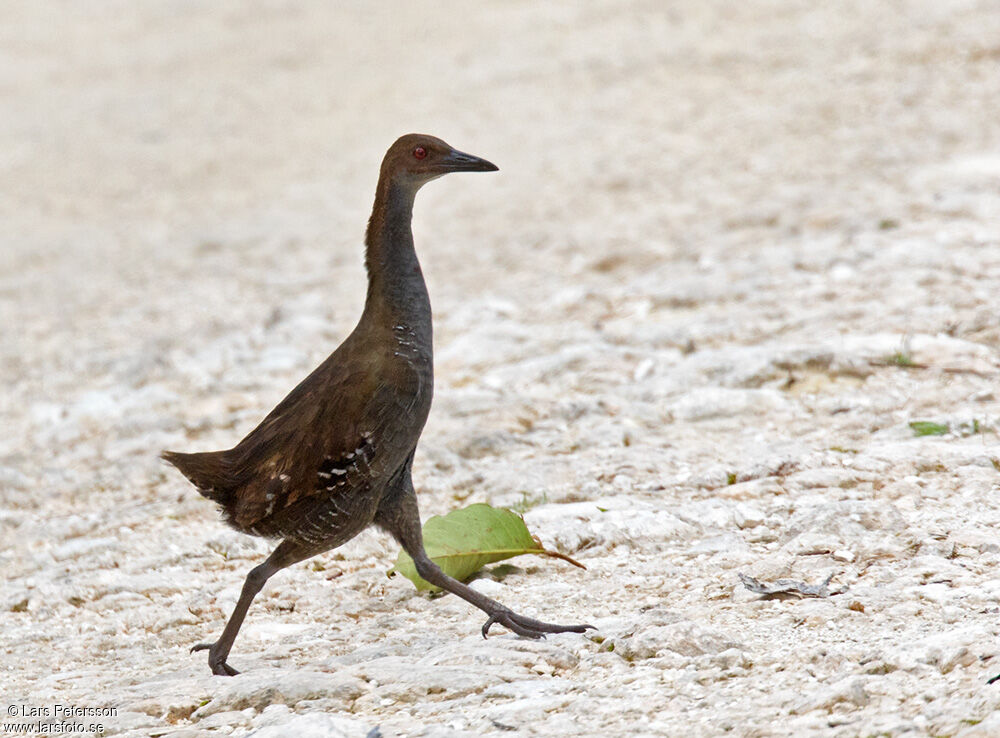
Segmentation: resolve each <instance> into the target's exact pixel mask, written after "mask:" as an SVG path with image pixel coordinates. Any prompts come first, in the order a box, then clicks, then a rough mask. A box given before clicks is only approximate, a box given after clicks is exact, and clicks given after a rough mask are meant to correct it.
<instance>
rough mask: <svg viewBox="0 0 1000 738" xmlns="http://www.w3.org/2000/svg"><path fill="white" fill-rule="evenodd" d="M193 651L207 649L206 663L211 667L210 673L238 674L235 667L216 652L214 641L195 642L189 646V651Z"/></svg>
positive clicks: (220, 674) (219, 674) (221, 674)
mask: <svg viewBox="0 0 1000 738" xmlns="http://www.w3.org/2000/svg"><path fill="white" fill-rule="evenodd" d="M195 651H208V665H209V667H211V669H212V673H213V674H215V675H216V676H236V675H237V674H239V672H238V671H236V669H234V668H233V667H231V666H230V665H229V664H227V663H226V659H225V657H223V656H222V655H221V654H218V655H217V654H216V652H215V644H214V643H196V644H195V645H193V646H191V651H190V653H194V652H195ZM227 655H228V654H227Z"/></svg>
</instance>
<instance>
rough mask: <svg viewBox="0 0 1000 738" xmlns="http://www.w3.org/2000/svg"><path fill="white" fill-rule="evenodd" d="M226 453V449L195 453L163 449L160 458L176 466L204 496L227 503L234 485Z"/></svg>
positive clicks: (223, 503)
mask: <svg viewBox="0 0 1000 738" xmlns="http://www.w3.org/2000/svg"><path fill="white" fill-rule="evenodd" d="M228 454H229V452H228V451H207V452H203V453H196V454H182V453H178V452H177V451H164V452H163V453H161V454H160V458H161V459H163V460H164V461H169V462H170V463H171V464H173V465H174V466H176V467H177V469H178V470H179V471H180V473H181V474H183V475H184V476H185V477H187V478H188V481H190V482H191V484H193V485H194V486H195V487H197V488H198V492H200V493H201V494H202V495H203V496H204V497H207V498H208V499H210V500H212V501H213V502H217V503H219V504H220V505H228V504H229V503H230V502H231V501H232V495H233V488H234V486H235V484H234V480H233V475H232V472H231V464H230V462H229V456H228Z"/></svg>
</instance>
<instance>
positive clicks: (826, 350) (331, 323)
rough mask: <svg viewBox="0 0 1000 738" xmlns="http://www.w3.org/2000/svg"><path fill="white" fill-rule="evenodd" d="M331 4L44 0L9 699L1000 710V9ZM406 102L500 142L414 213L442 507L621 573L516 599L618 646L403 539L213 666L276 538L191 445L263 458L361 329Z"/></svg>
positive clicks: (426, 118)
mask: <svg viewBox="0 0 1000 738" xmlns="http://www.w3.org/2000/svg"><path fill="white" fill-rule="evenodd" d="M334 5H335V4H332V3H330V4H327V3H319V2H315V3H306V2H283V1H279V0H274V1H272V2H267V3H253V4H246V3H237V2H215V3H208V4H196V3H182V2H167V1H164V2H160V3H142V4H136V3H132V2H126V1H125V0H118V1H117V2H112V1H110V0H108V1H104V2H100V3H97V4H95V3H86V4H74V3H55V2H40V3H22V4H18V5H16V6H11V7H9V8H6V9H5V11H4V23H3V24H0V114H2V120H3V124H2V125H0V170H2V172H3V175H2V177H0V222H2V223H3V228H2V229H0V270H2V274H0V314H2V316H3V340H2V341H0V362H2V364H0V366H2V379H3V385H4V390H3V393H2V394H0V397H2V402H3V406H2V411H3V416H2V417H3V433H2V437H0V539H2V541H3V543H2V551H0V563H2V570H3V573H4V585H3V588H2V590H0V654H2V659H3V662H2V668H0V695H2V697H3V700H4V701H5V702H6V703H7V705H8V706H10V705H29V706H37V705H51V704H53V703H55V702H59V703H63V704H76V705H91V706H114V707H116V708H117V709H118V714H117V716H116V717H114V718H110V719H104V720H103V723H104V726H105V730H106V733H107V734H108V735H116V736H149V735H156V736H166V735H169V736H174V737H175V738H181V737H182V736H183V737H184V738H194V737H196V736H212V735H233V736H242V735H255V736H258V737H259V738H264V737H265V736H291V735H295V736H340V735H343V736H364V735H367V734H369V732H370V731H371V729H372V728H375V727H376V726H378V727H379V729H380V731H381V733H382V735H384V736H456V737H457V736H479V735H491V734H496V735H525V736H608V735H623V736H624V735H628V736H636V735H678V734H684V735H691V736H714V735H722V734H727V735H738V736H805V735H823V736H866V735H890V736H896V735H903V734H905V735H908V736H910V735H936V736H942V735H947V736H989V735H998V734H1000V719H998V717H997V712H995V711H996V709H997V707H998V706H1000V685H995V686H992V687H990V686H987V685H986V680H987V679H988V678H989V677H990V676H992V675H994V674H996V673H1000V642H998V630H1000V577H998V571H1000V568H998V567H1000V542H998V539H997V534H996V526H997V524H998V523H1000V504H998V494H1000V491H998V480H1000V472H998V471H997V468H998V465H1000V448H998V435H997V434H998V424H1000V399H998V397H1000V387H998V380H1000V350H998V345H1000V325H998V311H1000V289H998V285H1000V237H998V226H1000V115H998V114H997V111H998V110H1000V45H998V39H1000V6H998V5H997V4H996V3H995V2H990V1H989V0H967V1H964V0H963V1H958V0H956V1H955V2H930V0H912V1H909V2H903V1H899V2H885V3H869V2H842V3H801V2H793V1H791V0H781V1H780V2H772V3H766V4H760V3H723V2H707V3H700V2H699V3H695V2H691V3H680V4H678V3H673V4H665V3H659V2H649V3H643V2H635V3H610V2H594V3H584V4H576V5H575V6H574V5H573V4H552V3H549V4H538V3H510V2H494V3H491V4H489V5H487V6H483V5H481V4H478V5H476V6H475V9H474V10H472V9H471V8H472V6H469V5H467V4H464V3H446V4H444V5H442V4H441V3H435V4H433V5H430V6H426V7H419V6H418V5H416V4H410V3H380V4H378V8H377V9H373V8H371V7H369V6H368V5H367V4H365V5H362V4H358V6H357V7H354V8H347V9H344V8H335V7H334ZM408 131H425V132H429V133H434V134H436V135H440V136H442V137H443V138H445V139H446V140H448V141H449V142H451V143H453V144H454V145H456V146H458V147H460V148H463V149H466V150H469V151H472V152H474V153H477V154H480V155H482V156H485V157H487V158H489V159H491V160H494V161H496V162H497V163H498V164H499V166H500V167H501V172H500V173H499V174H496V175H456V176H454V177H449V178H446V179H445V180H443V181H441V182H435V183H433V184H431V185H430V186H428V187H427V189H426V191H425V192H423V193H422V194H421V196H420V201H419V203H418V208H417V215H416V223H415V229H416V236H417V241H418V249H419V251H420V254H421V256H422V259H423V264H424V269H425V273H426V275H427V278H428V282H429V286H430V290H431V295H432V299H433V301H434V305H435V311H436V313H435V317H436V323H435V327H436V331H437V333H436V347H437V355H438V365H437V367H438V378H437V397H436V404H435V408H434V410H433V413H432V417H431V421H430V423H429V425H428V428H427V430H426V432H425V434H424V438H423V441H422V445H421V450H420V453H419V454H418V460H417V469H416V479H417V484H418V487H419V491H420V496H421V500H422V506H423V507H422V512H423V514H424V516H427V515H430V514H434V513H443V512H446V511H447V510H450V509H452V508H454V507H456V506H459V505H462V504H468V503H471V502H477V501H487V502H491V503H493V504H498V505H513V504H521V505H523V506H525V507H529V508H530V510H529V511H528V513H527V515H526V518H527V520H528V523H529V525H530V526H531V527H532V529H533V530H534V531H535V532H536V533H537V534H538V535H540V536H541V538H542V539H543V540H544V541H545V542H546V543H547V544H549V545H554V546H557V547H559V548H560V549H561V550H563V551H565V552H566V553H568V554H571V555H573V556H574V557H576V558H578V559H580V560H581V561H583V562H585V563H586V564H587V566H588V567H589V568H588V570H587V571H581V570H578V569H575V568H573V567H570V566H567V565H565V564H562V563H560V562H557V561H548V560H530V559H521V560H516V561H515V562H513V563H514V564H515V565H516V567H517V568H516V569H514V570H513V571H509V570H507V571H508V573H507V574H506V576H503V577H502V578H500V577H499V576H498V577H497V580H496V581H495V580H494V579H492V578H485V579H482V580H479V582H478V583H477V584H476V586H477V587H481V588H482V589H483V591H486V592H488V593H489V594H490V595H491V596H495V597H497V598H499V599H501V600H503V601H504V602H506V603H508V604H510V605H511V606H513V607H516V608H517V609H519V610H521V611H523V612H525V613H528V614H532V615H541V616H543V617H545V618H548V619H552V620H555V621H569V622H576V621H580V620H585V621H589V622H592V623H594V624H595V625H596V626H598V631H597V633H596V634H594V635H591V636H590V637H582V636H579V635H561V636H556V637H551V638H549V639H548V640H547V641H544V642H539V643H535V642H527V641H522V640H517V639H515V638H512V637H510V636H509V635H507V634H499V633H498V635H497V636H495V637H493V638H491V639H490V640H488V641H483V640H482V639H481V638H480V637H479V636H478V629H479V626H480V625H481V622H482V616H481V615H480V614H479V613H478V612H476V611H474V610H472V608H470V607H469V606H467V605H466V604H465V603H464V602H461V601H459V600H457V599H456V598H454V597H446V598H441V599H438V600H428V599H426V598H424V597H422V596H418V595H417V594H416V593H415V592H414V590H413V589H412V587H411V586H410V585H409V583H407V582H406V581H404V580H401V579H399V578H396V579H393V580H389V579H386V577H385V576H384V571H385V570H386V569H388V568H389V566H390V565H391V563H392V560H393V558H394V556H395V553H396V549H395V546H394V545H393V544H392V542H391V541H389V540H388V539H386V538H385V537H382V536H380V535H378V534H375V533H366V534H365V535H363V536H361V537H360V538H359V539H357V540H356V541H354V542H352V543H351V544H349V545H348V546H345V547H344V548H342V549H341V550H339V551H335V552H331V553H328V554H326V555H323V556H320V557H318V558H317V559H316V560H315V561H312V562H309V563H307V564H304V565H300V566H297V567H295V568H294V569H292V570H290V571H286V572H283V573H282V574H280V575H279V576H277V577H276V578H275V579H274V580H273V581H272V582H271V583H270V584H269V585H268V587H267V588H266V589H265V591H264V592H263V593H262V595H261V596H260V597H259V598H258V600H257V602H256V603H255V604H254V607H253V609H252V611H251V614H250V617H249V619H248V622H247V624H246V626H245V627H244V629H243V632H242V633H241V635H240V638H239V640H238V641H237V643H236V647H235V650H234V652H233V655H232V658H231V663H233V664H234V665H235V666H236V667H237V668H239V669H241V670H243V671H244V672H245V673H244V674H243V675H241V676H239V677H237V678H233V679H224V678H219V677H212V676H210V675H209V673H208V669H207V666H206V664H205V659H204V654H197V655H189V654H188V652H187V649H188V647H189V646H190V645H192V644H194V643H196V642H199V641H202V640H211V639H213V638H214V637H216V636H217V635H218V633H219V632H220V631H221V628H222V625H223V622H224V619H225V617H226V616H227V615H228V613H229V611H230V608H231V607H232V605H233V603H234V602H235V599H236V597H237V595H238V592H239V588H240V586H241V583H242V579H243V577H244V575H245V573H246V572H247V571H248V570H249V568H250V567H251V566H253V565H254V563H255V562H257V561H259V560H260V559H261V557H262V556H263V555H264V553H265V552H266V550H267V544H266V543H264V542H261V541H257V540H253V539H250V538H247V537H244V536H240V535H238V534H236V533H234V532H231V531H229V530H227V529H226V528H225V527H224V526H223V525H222V524H221V523H220V522H219V521H218V518H217V516H216V514H215V513H214V511H213V510H212V507H211V505H210V504H209V503H208V502H207V501H205V500H203V499H201V498H199V497H198V496H197V494H196V493H195V492H194V490H192V489H191V488H190V487H189V486H188V485H186V484H185V483H184V482H183V480H182V479H181V478H180V476H179V475H177V474H175V473H173V472H172V471H171V470H169V469H167V468H166V467H164V466H163V465H161V464H160V463H159V462H158V461H157V460H156V454H157V452H158V451H159V450H160V449H161V448H176V449H179V450H196V449H212V448H222V447H226V446H228V445H231V444H232V443H234V442H235V441H236V440H238V439H239V438H240V437H241V436H242V434H243V433H245V432H246V431H248V430H249V429H250V428H251V427H253V425H254V424H255V423H256V422H257V421H258V420H259V419H260V418H261V417H262V415H263V414H264V413H265V412H266V411H267V410H268V409H270V407H271V406H272V405H273V404H274V403H276V402H277V401H278V400H279V399H280V398H281V397H282V396H283V394H284V392H286V391H287V390H288V389H290V388H291V387H292V386H293V384H294V383H295V382H296V381H298V379H300V378H301V377H302V376H304V374H305V373H306V372H307V371H308V370H309V369H311V368H312V367H313V366H314V365H315V364H316V363H317V362H319V361H320V360H321V359H322V358H323V357H324V356H325V355H326V354H327V353H328V352H329V351H331V350H332V349H333V348H334V347H335V346H336V344H337V343H338V342H339V340H340V339H342V338H343V336H344V335H346V333H347V331H349V330H350V328H351V327H352V326H353V321H354V320H355V319H356V316H357V314H358V311H359V310H360V305H361V301H362V298H363V293H364V283H363V273H362V267H361V249H360V243H361V237H362V232H363V228H364V224H365V219H366V217H367V214H368V211H369V208H370V206H371V197H372V193H373V189H374V182H375V177H376V174H377V165H378V162H379V159H380V157H381V155H382V153H383V151H384V150H385V148H386V147H387V146H388V144H389V143H391V141H392V140H393V139H394V138H395V137H396V136H397V135H399V134H401V133H404V132H408ZM893 357H895V358H893ZM906 364H911V365H906ZM912 421H932V422H935V423H940V424H947V425H948V427H949V432H948V433H947V434H945V435H942V436H928V437H915V435H914V433H913V431H912V430H911V428H910V426H909V423H910V422H912ZM739 573H746V574H749V575H752V576H756V577H758V578H760V579H765V580H773V579H775V578H781V577H790V578H796V579H800V580H803V581H807V582H810V583H818V582H820V581H822V580H823V579H825V578H826V577H827V576H828V575H830V574H833V575H834V579H833V581H832V583H831V586H832V588H833V589H834V590H835V591H840V590H843V589H844V588H846V592H844V593H842V594H838V595H836V596H833V597H830V598H828V599H823V600H819V599H806V600H767V601H764V600H761V599H760V598H759V597H758V596H757V595H754V594H751V593H750V592H748V591H746V590H745V589H743V588H742V586H741V585H740V583H739V578H738V574H739Z"/></svg>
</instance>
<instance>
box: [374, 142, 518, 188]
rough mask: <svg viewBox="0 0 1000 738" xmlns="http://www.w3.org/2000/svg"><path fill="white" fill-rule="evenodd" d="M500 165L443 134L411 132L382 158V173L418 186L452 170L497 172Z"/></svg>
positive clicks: (392, 178)
mask: <svg viewBox="0 0 1000 738" xmlns="http://www.w3.org/2000/svg"><path fill="white" fill-rule="evenodd" d="M498 168H499V167H497V166H496V165H495V164H491V163H490V162H488V161H486V160H485V159H480V158H479V157H478V156H473V155H472V154H466V153H463V152H461V151H458V150H456V149H453V148H452V147H451V146H449V145H448V144H446V143H445V142H444V141H442V140H441V139H440V138H435V137H434V136H427V135H425V134H422V133H408V134H406V135H405V136H401V137H400V138H398V139H396V142H395V143H394V144H393V145H392V146H390V147H389V150H388V151H387V152H386V154H385V159H383V160H382V177H383V178H387V179H390V180H393V181H396V182H398V183H400V184H404V185H406V186H409V187H412V188H413V190H417V189H419V188H420V187H422V186H423V185H425V184H426V183H428V182H430V181H431V180H432V179H437V178H438V177H440V176H441V175H443V174H448V173H450V172H495V171H497V169H498Z"/></svg>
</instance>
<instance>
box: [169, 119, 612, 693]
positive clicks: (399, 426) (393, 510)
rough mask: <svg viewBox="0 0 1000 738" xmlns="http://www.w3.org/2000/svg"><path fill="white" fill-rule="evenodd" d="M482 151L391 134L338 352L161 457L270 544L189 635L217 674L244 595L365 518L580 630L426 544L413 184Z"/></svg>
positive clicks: (228, 669)
mask: <svg viewBox="0 0 1000 738" xmlns="http://www.w3.org/2000/svg"><path fill="white" fill-rule="evenodd" d="M497 170H498V167H497V166H496V165H494V164H492V163H490V162H488V161H486V160H485V159H481V158H479V157H477V156H472V155H471V154H466V153H463V152H461V151H458V150H456V149H454V148H452V147H451V146H449V145H448V144H447V143H445V142H444V141H442V140H441V139H439V138H435V137H434V136H428V135H425V134H414V133H411V134H407V135H404V136H401V137H400V138H399V139H398V140H396V141H395V143H393V144H392V146H390V147H389V149H388V151H387V152H386V154H385V157H384V159H383V160H382V165H381V167H380V170H379V177H378V185H377V187H376V191H375V204H374V206H373V207H372V213H371V217H370V219H369V221H368V227H367V230H366V233H365V268H366V271H367V278H368V286H367V294H366V296H365V303H364V309H363V310H362V313H361V318H360V319H359V321H358V323H357V325H356V326H355V328H354V330H353V331H352V332H351V333H350V335H348V336H347V338H346V339H345V340H344V341H343V343H341V344H340V346H339V347H338V348H337V349H336V350H335V351H334V352H333V353H332V354H331V355H330V356H329V357H327V359H326V360H324V361H323V362H322V363H321V364H320V365H319V366H318V367H317V368H316V369H315V370H314V371H313V372H312V373H311V374H309V375H308V376H307V377H306V378H305V379H304V380H302V382H300V383H299V384H298V386H296V387H295V388H294V389H293V390H292V391H291V392H290V393H289V394H288V396H287V397H285V399H283V400H282V401H281V402H280V403H278V405H277V406H275V408H274V409H273V410H272V411H271V412H270V413H269V414H268V415H267V416H266V417H265V418H264V419H263V420H262V421H261V423H260V424H259V425H258V426H257V427H256V428H254V429H253V430H252V431H250V433H249V434H248V435H247V436H246V437H245V438H243V440H241V441H240V442H239V443H237V444H236V445H235V446H234V447H232V448H230V449H227V450H224V451H210V452H199V453H179V452H175V451H163V452H162V454H161V457H162V458H163V459H164V460H166V461H167V462H169V463H170V464H172V465H173V466H175V467H176V468H177V469H178V470H179V471H180V472H181V474H183V475H184V476H185V477H186V478H187V479H188V481H190V482H191V483H192V484H193V485H194V486H195V487H196V488H197V490H198V492H199V493H201V495H203V496H204V497H206V498H208V499H209V500H211V501H213V502H215V503H217V504H218V505H219V507H220V509H221V511H222V514H223V517H224V519H225V521H226V522H227V523H228V524H229V525H230V526H231V527H233V528H235V529H236V530H238V531H240V532H242V533H246V534H250V535H254V536H260V537H263V538H267V539H272V540H277V541H279V543H278V544H277V546H276V547H275V548H274V550H273V551H272V552H271V554H270V555H269V556H268V557H267V558H266V559H265V560H264V561H263V563H261V564H259V565H257V566H255V567H254V568H253V569H251V570H250V572H249V573H248V574H247V576H246V579H245V581H244V584H243V589H242V591H241V593H240V597H239V600H238V601H237V603H236V606H235V608H234V609H233V612H232V614H231V615H230V617H229V620H228V621H227V622H226V625H225V628H224V629H223V631H222V634H221V636H219V638H218V640H216V641H214V642H212V643H199V644H197V645H195V646H193V647H192V649H191V650H192V652H195V651H208V664H209V667H210V668H211V670H212V673H213V674H217V675H222V676H232V675H235V674H238V673H239V672H238V671H237V670H236V669H234V668H233V667H232V666H230V665H229V663H228V659H229V654H230V652H231V650H232V647H233V643H234V641H235V640H236V636H237V634H238V633H239V630H240V627H241V625H242V624H243V621H244V618H245V617H246V614H247V611H248V610H249V608H250V604H251V602H252V601H253V599H254V597H255V596H256V595H257V593H259V592H260V590H261V589H262V588H263V586H264V584H265V583H266V582H267V580H268V579H270V578H271V577H272V576H273V575H274V574H276V573H277V572H279V571H281V570H282V569H285V568H286V567H289V566H292V565H293V564H296V563H299V562H301V561H304V560H306V559H309V558H311V557H313V556H316V555H317V554H320V553H323V552H325V551H329V550H331V549H334V548H336V547H337V546H340V545H342V544H344V543H346V542H347V541H349V540H350V539H352V538H354V537H355V536H356V535H358V534H359V533H361V531H363V530H365V529H366V528H368V527H369V526H371V525H375V526H377V527H378V528H380V529H382V530H383V531H386V532H388V533H389V534H390V535H391V536H392V537H393V538H394V539H395V540H396V541H397V542H398V543H399V545H400V546H401V547H402V548H403V549H404V550H405V551H406V552H407V553H408V554H409V555H410V556H411V557H412V559H413V562H414V564H415V565H416V570H417V573H418V574H420V576H421V577H423V578H424V579H425V580H426V581H428V582H430V583H431V584H434V585H436V586H437V587H440V588H441V589H443V590H445V591H447V592H451V593H453V594H455V595H457V596H459V597H461V598H462V599H464V600H466V601H467V602H469V603H470V604H472V605H474V606H475V607H477V608H479V609H480V610H482V611H483V612H485V613H486V615H487V616H488V617H487V620H486V623H485V624H484V625H483V627H482V629H481V632H482V635H483V637H484V638H485V637H486V636H487V635H488V633H489V630H490V628H491V627H492V626H493V625H494V624H499V625H502V626H504V627H506V628H507V629H508V630H510V631H512V632H514V633H515V634H517V635H518V636H522V637H526V638H541V637H544V636H545V634H547V633H563V632H573V633H582V632H584V631H586V630H587V629H589V628H592V627H593V626H590V625H555V624H552V623H546V622H543V621H541V620H535V619H533V618H530V617H526V616H524V615H520V614H518V613H516V612H514V611H513V610H511V609H510V608H508V607H506V606H504V605H502V604H500V603H499V602H497V601H496V600H493V599H491V598H489V597H486V596H485V595H483V594H481V593H480V592H477V591H476V590H474V589H472V588H471V587H469V586H467V585H466V584H463V583H462V582H459V581H458V580H456V579H454V578H452V577H450V576H448V575H447V574H445V573H444V572H443V571H442V570H441V568H440V567H439V566H438V565H437V564H436V563H434V561H432V560H431V559H430V557H429V556H428V555H427V552H426V551H425V550H424V545H423V539H422V533H421V526H420V513H419V509H418V506H417V496H416V493H415V490H414V486H413V479H412V467H413V458H414V453H415V451H416V447H417V442H418V440H419V438H420V434H421V432H422V430H423V428H424V424H425V422H426V421H427V417H428V414H429V412H430V408H431V399H432V395H433V385H434V366H433V365H434V361H433V351H432V316H431V304H430V299H429V296H428V293H427V286H426V284H425V282H424V277H423V273H422V271H421V269H420V262H419V261H418V259H417V253H416V250H415V248H414V242H413V231H412V228H411V220H412V214H413V205H414V198H415V196H416V194H417V191H418V190H420V188H421V187H423V186H424V185H425V184H427V183H428V182H430V181H431V180H434V179H437V178H438V177H441V176H443V175H445V174H449V173H452V172H493V171H497Z"/></svg>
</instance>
